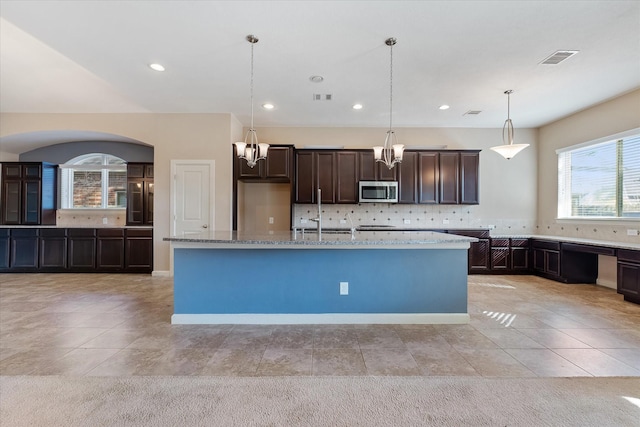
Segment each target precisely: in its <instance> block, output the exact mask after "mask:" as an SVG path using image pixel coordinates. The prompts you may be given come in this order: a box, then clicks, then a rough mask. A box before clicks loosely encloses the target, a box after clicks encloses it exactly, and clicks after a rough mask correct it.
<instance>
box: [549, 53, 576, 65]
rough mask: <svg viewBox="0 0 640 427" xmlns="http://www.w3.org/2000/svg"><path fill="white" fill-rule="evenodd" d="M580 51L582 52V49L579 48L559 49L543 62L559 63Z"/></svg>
mask: <svg viewBox="0 0 640 427" xmlns="http://www.w3.org/2000/svg"><path fill="white" fill-rule="evenodd" d="M578 52H580V51H579V50H559V51H557V52H556V53H554V54H553V55H551V56H549V57H547V58H545V60H544V61H542V62H541V64H544V65H558V64H559V63H561V62H562V61H564V60H565V59H569V58H571V57H572V56H573V55H575V54H576V53H578Z"/></svg>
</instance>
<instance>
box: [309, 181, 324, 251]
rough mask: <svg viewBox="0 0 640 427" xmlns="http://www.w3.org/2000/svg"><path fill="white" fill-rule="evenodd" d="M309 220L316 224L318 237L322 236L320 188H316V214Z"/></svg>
mask: <svg viewBox="0 0 640 427" xmlns="http://www.w3.org/2000/svg"><path fill="white" fill-rule="evenodd" d="M311 221H313V222H315V223H317V224H318V239H320V238H321V237H322V190H321V189H319V188H318V216H317V217H316V218H311Z"/></svg>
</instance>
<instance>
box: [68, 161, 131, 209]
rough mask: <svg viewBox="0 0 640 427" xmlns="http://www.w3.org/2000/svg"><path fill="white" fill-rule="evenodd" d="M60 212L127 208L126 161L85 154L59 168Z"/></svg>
mask: <svg viewBox="0 0 640 427" xmlns="http://www.w3.org/2000/svg"><path fill="white" fill-rule="evenodd" d="M60 169H61V180H60V181H61V186H60V187H61V191H60V196H61V197H60V198H61V201H62V208H63V209H108V208H125V207H126V206H127V198H126V194H127V162H125V161H124V160H122V159H120V158H118V157H115V156H112V155H110V154H101V153H92V154H85V155H82V156H79V157H76V158H74V159H71V160H70V161H69V162H68V163H66V164H64V165H60Z"/></svg>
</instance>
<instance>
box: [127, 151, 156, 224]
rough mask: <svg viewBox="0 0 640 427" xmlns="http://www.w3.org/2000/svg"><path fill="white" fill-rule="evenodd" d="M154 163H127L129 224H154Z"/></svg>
mask: <svg viewBox="0 0 640 427" xmlns="http://www.w3.org/2000/svg"><path fill="white" fill-rule="evenodd" d="M153 196H154V185H153V164H152V163H129V164H127V225H152V224H153Z"/></svg>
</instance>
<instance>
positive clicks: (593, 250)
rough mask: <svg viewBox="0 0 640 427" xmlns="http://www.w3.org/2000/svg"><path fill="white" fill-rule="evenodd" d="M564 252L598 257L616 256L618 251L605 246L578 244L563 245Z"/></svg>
mask: <svg viewBox="0 0 640 427" xmlns="http://www.w3.org/2000/svg"><path fill="white" fill-rule="evenodd" d="M562 250H563V251H571V252H582V253H589V254H598V255H609V256H615V255H616V250H615V249H613V248H606V247H603V246H591V245H581V244H577V243H563V244H562Z"/></svg>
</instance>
